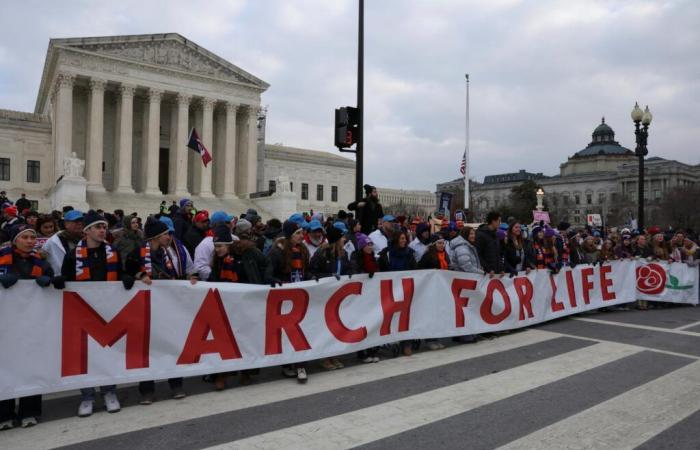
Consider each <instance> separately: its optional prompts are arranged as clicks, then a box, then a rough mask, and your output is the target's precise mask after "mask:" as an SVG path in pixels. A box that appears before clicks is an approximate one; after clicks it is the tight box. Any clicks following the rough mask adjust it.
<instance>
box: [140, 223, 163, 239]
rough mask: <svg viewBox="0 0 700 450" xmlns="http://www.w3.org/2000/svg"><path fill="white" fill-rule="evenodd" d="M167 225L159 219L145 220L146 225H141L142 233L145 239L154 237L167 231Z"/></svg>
mask: <svg viewBox="0 0 700 450" xmlns="http://www.w3.org/2000/svg"><path fill="white" fill-rule="evenodd" d="M169 231H170V230H168V225H166V224H165V222H161V221H160V220H153V219H149V220H147V221H146V225H144V227H143V233H144V235H145V238H146V240H150V239H155V238H157V237H158V236H160V235H161V234H165V233H168V232H169Z"/></svg>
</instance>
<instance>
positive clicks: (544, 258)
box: [532, 242, 554, 269]
mask: <svg viewBox="0 0 700 450" xmlns="http://www.w3.org/2000/svg"><path fill="white" fill-rule="evenodd" d="M532 248H533V249H534V250H535V266H536V267H537V268H538V269H545V268H546V267H547V266H548V265H549V264H552V263H554V256H553V255H552V252H551V251H550V250H548V249H546V248H545V247H544V246H543V245H541V244H539V243H538V242H535V243H533V244H532Z"/></svg>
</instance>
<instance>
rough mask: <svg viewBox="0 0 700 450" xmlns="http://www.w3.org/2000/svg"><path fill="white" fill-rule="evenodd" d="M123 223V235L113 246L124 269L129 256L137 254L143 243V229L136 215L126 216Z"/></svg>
mask: <svg viewBox="0 0 700 450" xmlns="http://www.w3.org/2000/svg"><path fill="white" fill-rule="evenodd" d="M123 225H124V228H123V231H122V233H121V236H120V237H119V239H117V240H116V241H115V242H114V244H113V245H112V246H113V247H114V249H115V250H116V251H117V252H118V253H119V259H120V260H121V261H122V269H125V266H126V264H127V261H128V260H129V258H130V257H132V256H133V255H137V254H138V252H139V249H140V248H141V245H142V244H143V232H142V231H141V227H140V224H139V218H138V217H136V216H126V217H124V220H123Z"/></svg>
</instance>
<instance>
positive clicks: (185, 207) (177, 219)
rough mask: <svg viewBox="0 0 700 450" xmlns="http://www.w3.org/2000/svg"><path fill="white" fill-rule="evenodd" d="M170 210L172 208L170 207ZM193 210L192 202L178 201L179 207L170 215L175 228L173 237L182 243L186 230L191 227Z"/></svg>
mask: <svg viewBox="0 0 700 450" xmlns="http://www.w3.org/2000/svg"><path fill="white" fill-rule="evenodd" d="M171 208H172V207H171ZM194 215H195V210H194V205H193V204H192V200H190V199H188V198H183V199H181V200H180V207H179V208H178V209H177V210H176V211H175V212H174V213H172V219H173V225H174V226H175V237H176V238H178V239H179V240H181V241H184V239H185V234H186V233H187V230H189V229H190V227H191V226H192V219H193V218H194Z"/></svg>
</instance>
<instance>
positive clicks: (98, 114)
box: [87, 78, 107, 192]
mask: <svg viewBox="0 0 700 450" xmlns="http://www.w3.org/2000/svg"><path fill="white" fill-rule="evenodd" d="M106 84H107V82H106V81H105V80H101V79H99V78H93V79H91V80H90V111H89V116H88V121H89V127H88V150H87V181H88V184H87V189H88V190H89V191H96V192H104V190H105V188H104V185H103V184H102V161H103V159H104V110H105V104H104V101H105V85H106Z"/></svg>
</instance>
